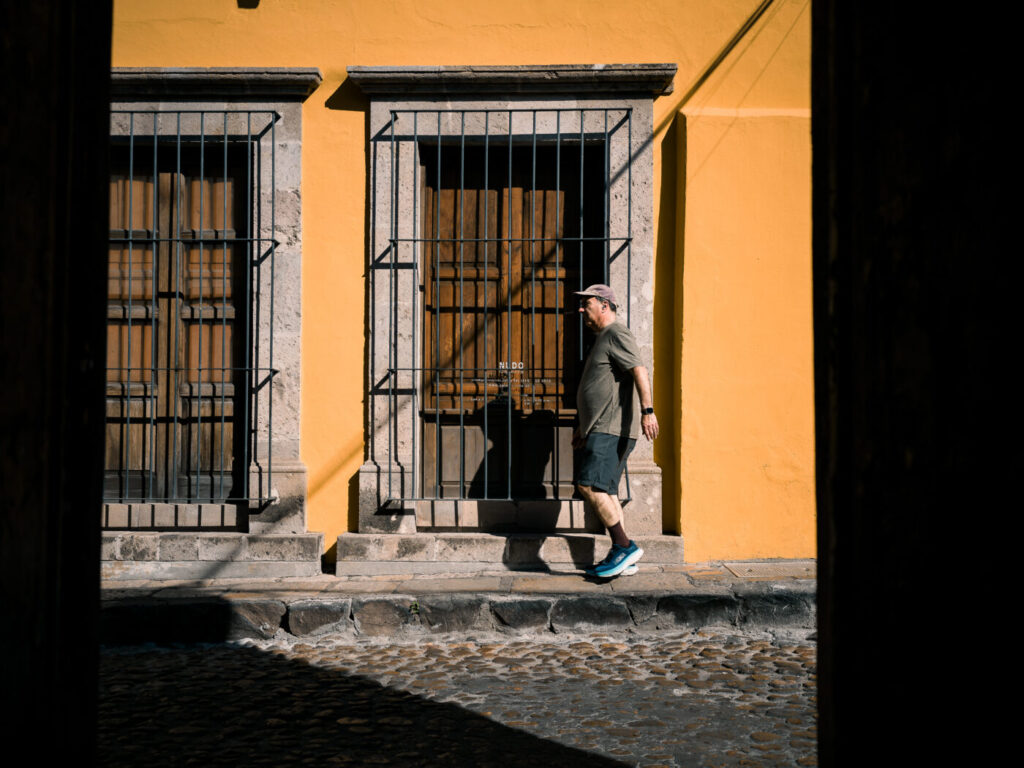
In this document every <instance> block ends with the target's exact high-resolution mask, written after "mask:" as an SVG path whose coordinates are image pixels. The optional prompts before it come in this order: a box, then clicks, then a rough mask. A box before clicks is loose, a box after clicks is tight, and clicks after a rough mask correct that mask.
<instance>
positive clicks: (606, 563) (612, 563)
mask: <svg viewBox="0 0 1024 768" xmlns="http://www.w3.org/2000/svg"><path fill="white" fill-rule="evenodd" d="M643 556H644V551H643V550H642V549H640V547H638V546H637V543H636V542H635V541H630V542H629V546H628V547H620V546H618V545H616V544H612V548H611V551H610V552H609V553H608V556H607V557H605V559H604V560H602V561H601V562H600V563H598V564H597V565H596V566H594V575H595V576H597V577H598V578H599V579H610V578H612V577H613V576H618V575H620V574H622V573H623V572H624V571H625V570H626V569H627V568H629V567H630V566H631V565H636V564H637V562H638V561H639V560H640V558H641V557H643Z"/></svg>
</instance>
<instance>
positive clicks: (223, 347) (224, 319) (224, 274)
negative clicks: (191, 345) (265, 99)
mask: <svg viewBox="0 0 1024 768" xmlns="http://www.w3.org/2000/svg"><path fill="white" fill-rule="evenodd" d="M221 197H222V199H223V203H224V210H223V211H222V213H221V222H220V223H221V228H222V230H223V231H222V233H221V234H222V235H223V238H224V240H223V245H222V247H221V273H220V295H221V299H220V305H221V307H220V312H221V321H220V452H219V456H220V466H219V467H218V470H217V482H218V485H219V491H218V493H217V497H218V498H223V497H224V495H225V494H224V409H225V401H224V391H225V389H226V387H227V382H226V381H225V377H226V376H227V370H226V369H227V360H228V358H227V336H228V325H227V323H228V313H227V301H228V298H227V297H228V113H227V112H225V113H224V192H223V194H222V195H221ZM234 229H235V237H236V238H237V236H238V227H234ZM232 252H233V250H232ZM232 293H233V292H232ZM232 413H234V411H233V410H232ZM210 468H211V478H210V480H211V482H212V481H213V478H212V469H213V465H212V462H211V465H210Z"/></svg>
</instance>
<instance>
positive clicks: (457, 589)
mask: <svg viewBox="0 0 1024 768" xmlns="http://www.w3.org/2000/svg"><path fill="white" fill-rule="evenodd" d="M414 567H415V565H414V564H410V568H414ZM815 577H816V563H815V561H814V560H783V561H779V560H775V561H735V562H734V561H730V562H723V563H711V564H701V565H684V566H659V565H652V566H647V567H644V564H643V563H642V562H641V564H640V572H639V573H638V574H636V575H633V576H620V577H619V578H617V579H612V580H610V581H602V580H598V579H594V578H591V577H587V576H584V575H583V574H582V573H580V572H579V571H570V570H565V571H557V572H554V571H553V572H539V571H512V570H507V569H505V568H502V567H501V566H497V567H496V568H495V569H493V570H484V571H482V572H477V573H475V574H472V575H467V574H465V573H458V574H443V573H416V572H414V571H412V572H409V573H403V574H388V575H372V576H352V575H347V576H334V575H328V574H325V575H321V576H318V577H313V578H279V579H208V580H193V581H126V580H117V581H105V582H103V583H102V585H101V588H102V612H101V638H100V639H101V642H103V643H106V644H126V643H143V642H220V641H224V640H240V639H244V638H255V639H269V638H272V637H275V636H278V637H285V638H288V637H291V638H317V637H323V636H336V637H349V638H402V637H405V638H415V637H430V636H439V635H449V636H458V637H482V636H490V635H531V634H533V635H550V634H551V633H566V632H593V631H604V632H623V633H647V632H659V631H663V630H680V629H700V628H702V627H733V628H736V629H772V628H793V629H813V628H814V625H815V591H816V580H815Z"/></svg>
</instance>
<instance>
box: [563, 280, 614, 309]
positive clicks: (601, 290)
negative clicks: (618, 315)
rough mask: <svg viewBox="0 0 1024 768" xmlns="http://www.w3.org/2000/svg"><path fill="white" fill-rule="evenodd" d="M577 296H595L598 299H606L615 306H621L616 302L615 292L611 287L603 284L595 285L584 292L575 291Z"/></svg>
mask: <svg viewBox="0 0 1024 768" xmlns="http://www.w3.org/2000/svg"><path fill="white" fill-rule="evenodd" d="M573 293H575V294H576V295H577V296H594V297H595V298H598V299H604V300H605V301H610V302H611V303H612V304H614V305H615V306H618V305H619V302H617V301H616V300H615V291H613V290H612V289H611V287H609V286H607V285H604V284H602V283H595V284H594V285H591V286H589V287H588V288H586V289H584V290H582V291H573Z"/></svg>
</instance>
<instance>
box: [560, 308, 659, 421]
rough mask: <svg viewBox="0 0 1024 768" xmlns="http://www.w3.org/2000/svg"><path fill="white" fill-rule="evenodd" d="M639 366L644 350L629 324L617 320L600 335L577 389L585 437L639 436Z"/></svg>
mask: <svg viewBox="0 0 1024 768" xmlns="http://www.w3.org/2000/svg"><path fill="white" fill-rule="evenodd" d="M638 365H643V362H642V361H641V360H640V350H639V349H638V348H637V345H636V339H634V338H633V332H632V331H630V330H629V328H627V327H626V325H625V323H620V322H619V321H618V320H616V321H615V322H614V323H612V324H611V325H609V326H607V327H606V328H604V329H603V330H602V331H601V332H600V333H599V334H598V335H597V340H596V341H595V342H594V347H593V348H592V349H591V350H590V355H589V356H588V357H587V362H586V365H584V366H583V375H582V376H581V377H580V386H579V389H577V390H576V408H577V410H578V413H579V420H580V434H581V435H584V436H585V435H589V434H590V433H591V432H605V433H607V434H609V435H620V436H624V437H632V438H635V437H636V436H637V435H638V433H639V429H638V422H637V421H636V420H635V419H634V418H633V411H634V408H633V401H634V399H635V398H634V396H633V374H632V373H631V371H632V370H633V369H634V368H636V367H637V366H638Z"/></svg>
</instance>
